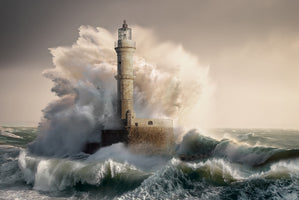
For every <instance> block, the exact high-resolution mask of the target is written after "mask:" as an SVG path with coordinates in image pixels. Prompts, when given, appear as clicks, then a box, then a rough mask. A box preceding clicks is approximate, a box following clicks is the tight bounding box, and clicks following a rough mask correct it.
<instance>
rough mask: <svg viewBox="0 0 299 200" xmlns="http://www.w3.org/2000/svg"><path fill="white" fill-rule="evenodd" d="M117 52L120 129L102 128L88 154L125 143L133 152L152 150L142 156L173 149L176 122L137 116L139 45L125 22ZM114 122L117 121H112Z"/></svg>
mask: <svg viewBox="0 0 299 200" xmlns="http://www.w3.org/2000/svg"><path fill="white" fill-rule="evenodd" d="M114 49H115V51H116V54H117V75H116V76H115V79H116V81H117V106H116V110H117V115H118V118H119V119H117V120H116V121H117V123H119V120H120V121H121V124H120V126H118V127H115V128H114V129H106V128H105V127H104V129H103V126H99V129H98V130H96V131H99V132H101V141H100V142H99V143H88V144H86V146H85V150H84V152H87V153H93V152H95V151H96V150H97V149H98V148H100V147H105V146H109V145H112V144H115V143H118V142H123V143H126V144H128V145H129V146H131V148H135V147H137V148H139V147H149V148H146V149H137V151H138V152H140V151H146V152H152V151H156V152H158V151H164V150H168V149H169V147H173V144H174V135H173V121H172V120H171V119H153V118H138V117H136V114H135V112H134V106H133V105H134V98H133V96H134V94H133V89H134V77H135V75H134V68H133V55H134V52H135V50H136V43H135V42H134V41H133V40H132V29H131V28H129V27H128V24H127V23H126V20H124V22H123V25H122V27H121V28H119V29H118V39H117V41H116V42H115V45H114ZM111 120H113V119H111Z"/></svg>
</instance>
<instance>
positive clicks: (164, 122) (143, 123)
mask: <svg viewBox="0 0 299 200" xmlns="http://www.w3.org/2000/svg"><path fill="white" fill-rule="evenodd" d="M132 126H133V127H161V128H163V127H168V128H172V127H173V122H172V120H171V119H142V118H136V119H134V121H133V120H132Z"/></svg>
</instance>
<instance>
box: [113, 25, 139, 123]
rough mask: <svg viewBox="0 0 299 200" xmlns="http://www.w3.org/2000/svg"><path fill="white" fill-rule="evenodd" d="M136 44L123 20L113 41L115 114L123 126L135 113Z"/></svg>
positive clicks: (130, 120)
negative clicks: (115, 92)
mask: <svg viewBox="0 0 299 200" xmlns="http://www.w3.org/2000/svg"><path fill="white" fill-rule="evenodd" d="M135 49H136V44H135V42H134V41H133V40H132V30H131V28H129V27H128V25H127V23H126V20H124V23H123V26H122V28H119V29H118V40H117V42H115V51H116V53H117V75H116V76H115V78H116V80H117V95H118V96H117V98H118V107H117V114H118V115H119V116H120V119H122V121H123V122H124V125H125V126H130V125H131V123H132V121H133V119H134V118H135V113H134V110H133V84H134V72H133V54H134V52H135Z"/></svg>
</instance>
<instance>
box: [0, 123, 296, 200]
mask: <svg viewBox="0 0 299 200" xmlns="http://www.w3.org/2000/svg"><path fill="white" fill-rule="evenodd" d="M36 135H37V128H28V127H4V126H2V127H1V128H0V151H1V153H0V164H1V165H0V199H5V200H7V199H20V200H21V199H22V200H23V199H28V200H29V199H30V200H34V199H39V200H40V199H213V200H215V199H299V131H298V130H278V129H213V130H209V131H207V132H205V134H201V133H199V132H198V131H196V130H191V131H189V132H188V133H187V134H186V135H185V136H184V138H183V140H182V141H181V142H180V143H178V144H177V145H176V147H175V152H173V153H171V154H164V155H142V154H136V153H133V152H131V151H130V150H129V149H128V148H127V147H126V146H125V145H124V144H122V143H118V144H114V145H112V146H109V147H105V148H102V149H100V150H99V151H97V152H96V153H95V154H93V155H88V154H84V153H79V154H78V153H77V154H74V155H71V156H65V157H45V156H40V155H34V154H32V153H30V152H29V151H28V149H27V145H28V144H29V143H31V142H32V141H34V139H35V138H36ZM73 145H76V144H73ZM180 158H187V159H185V161H183V160H184V159H183V160H182V159H180ZM189 158H192V159H189Z"/></svg>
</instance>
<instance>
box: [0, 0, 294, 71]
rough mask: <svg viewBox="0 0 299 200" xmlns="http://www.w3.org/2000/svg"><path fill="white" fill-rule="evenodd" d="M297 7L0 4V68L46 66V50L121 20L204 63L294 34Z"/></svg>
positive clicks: (90, 1) (290, 3) (289, 1)
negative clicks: (255, 41) (86, 28)
mask: <svg viewBox="0 0 299 200" xmlns="http://www.w3.org/2000/svg"><path fill="white" fill-rule="evenodd" d="M298 8H299V1H294V0H286V1H278V0H273V1H270V0H266V1H259V0H251V1H239V0H230V1H198V0H196V1H195V0H193V1H174V0H165V1H157V0H155V1H137V0H131V1H95V0H87V1H80V0H63V1H60V0H50V1H40V0H27V1H17V0H6V1H5V0H2V1H1V6H0V26H1V37H0V43H1V46H0V50H1V51H0V52H1V54H0V61H1V62H0V66H1V67H5V66H9V64H11V63H16V62H24V61H25V62H32V61H33V60H35V61H43V60H47V61H48V62H49V61H50V56H49V53H48V50H47V48H49V47H53V46H57V45H65V44H69V43H71V42H72V41H73V40H74V39H75V38H76V37H77V33H76V29H77V28H78V27H79V26H80V25H82V24H86V25H93V26H103V27H105V28H108V30H114V29H116V27H117V25H118V24H120V23H121V20H122V19H123V18H126V19H127V20H128V21H129V23H131V24H138V25H141V26H146V27H152V28H154V29H155V30H156V31H157V33H158V34H159V35H160V37H161V39H163V40H165V39H167V40H175V41H180V42H182V43H183V44H184V45H185V46H186V47H187V48H188V49H190V50H192V51H193V52H195V53H200V54H202V56H207V57H210V55H209V54H210V53H211V52H212V51H214V52H215V51H218V50H221V49H222V48H226V45H238V44H239V43H242V42H244V41H246V40H248V39H252V38H261V37H263V36H265V35H267V34H269V32H272V31H273V30H274V31H286V32H293V31H295V32H296V33H298V27H299V17H298V16H297V11H298Z"/></svg>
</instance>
